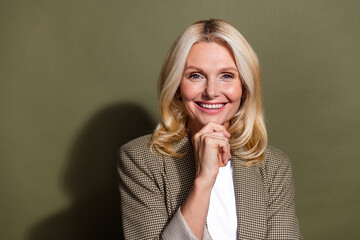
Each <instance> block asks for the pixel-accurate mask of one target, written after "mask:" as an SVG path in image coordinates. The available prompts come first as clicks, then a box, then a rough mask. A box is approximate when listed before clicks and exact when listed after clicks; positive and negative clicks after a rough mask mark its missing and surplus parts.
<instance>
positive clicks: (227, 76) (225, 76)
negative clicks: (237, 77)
mask: <svg viewBox="0 0 360 240" xmlns="http://www.w3.org/2000/svg"><path fill="white" fill-rule="evenodd" d="M222 78H225V79H231V78H234V76H233V75H231V74H224V75H223V76H222Z"/></svg>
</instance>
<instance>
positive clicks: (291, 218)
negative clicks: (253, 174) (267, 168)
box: [267, 150, 303, 240]
mask: <svg viewBox="0 0 360 240" xmlns="http://www.w3.org/2000/svg"><path fill="white" fill-rule="evenodd" d="M278 151H279V150H278ZM275 158H277V159H280V161H275V160H274V159H275ZM272 160H273V161H275V162H277V163H278V164H276V165H277V166H276V168H274V171H273V172H274V174H271V175H272V179H271V182H270V187H269V196H270V197H269V215H268V217H269V218H268V234H267V239H274V240H275V239H276V240H279V239H303V238H302V236H301V233H300V229H299V223H298V220H297V217H296V214H295V203H294V197H295V186H294V181H293V177H292V170H291V164H290V161H289V159H288V157H287V156H286V155H285V154H283V153H282V152H280V151H279V154H278V156H275V157H274V158H273V159H272Z"/></svg>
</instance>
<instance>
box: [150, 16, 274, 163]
mask: <svg viewBox="0 0 360 240" xmlns="http://www.w3.org/2000/svg"><path fill="white" fill-rule="evenodd" d="M214 41H218V42H222V43H225V44H227V45H228V47H229V48H230V49H231V51H232V52H233V55H234V58H235V62H236V65H237V68H238V71H239V74H240V76H241V82H242V88H243V93H242V98H241V103H240V107H239V109H238V111H237V112H236V113H235V115H234V116H233V117H232V119H231V120H230V127H229V129H228V131H229V132H230V134H231V139H230V146H231V149H232V151H233V153H234V154H236V155H237V156H239V157H240V158H242V159H243V160H245V162H244V163H243V165H247V166H251V165H254V164H258V163H260V162H261V161H262V159H263V155H264V151H265V148H266V145H267V133H266V128H265V122H264V113H263V96H262V90H261V81H260V69H259V63H258V58H257V56H256V54H255V52H254V51H253V50H252V48H251V46H250V45H249V44H248V42H247V41H246V40H245V38H244V37H243V36H242V35H241V34H240V33H239V31H237V30H236V29H235V28H234V27H233V26H231V25H230V24H229V23H227V22H225V21H223V20H219V19H210V20H206V21H205V20H203V21H198V22H195V23H194V24H192V25H190V26H189V27H188V28H186V29H185V31H184V32H183V33H182V34H181V35H180V36H179V37H178V38H177V40H176V41H175V42H174V43H173V45H172V47H171V48H170V51H169V53H168V55H167V56H166V58H165V61H164V64H163V67H162V70H161V73H160V77H159V82H158V95H159V109H160V114H161V120H160V121H159V123H158V125H157V127H156V129H155V132H154V134H153V137H152V140H151V142H150V149H151V150H153V149H156V151H158V152H159V153H160V154H162V155H165V156H172V157H180V156H182V155H183V154H180V153H178V152H176V151H175V150H174V149H173V145H174V144H175V143H177V142H179V141H180V140H182V139H183V138H184V137H185V136H186V135H187V129H186V121H187V115H186V113H185V109H184V107H183V104H182V102H181V100H180V99H179V98H178V97H177V94H176V93H177V91H178V88H179V85H180V81H181V78H182V75H183V71H184V68H185V62H186V59H187V56H188V54H189V52H190V49H191V47H192V46H193V45H194V44H195V43H198V42H214ZM240 149H241V151H240Z"/></svg>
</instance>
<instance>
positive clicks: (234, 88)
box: [180, 42, 242, 132]
mask: <svg viewBox="0 0 360 240" xmlns="http://www.w3.org/2000/svg"><path fill="white" fill-rule="evenodd" d="M241 94H242V88H241V81H240V75H239V71H238V69H237V67H236V63H235V60H234V57H233V55H232V52H231V50H230V49H229V48H228V47H227V46H226V45H225V44H221V43H216V42H200V43H196V44H194V45H193V46H192V48H191V50H190V52H189V55H188V57H187V60H186V64H185V70H184V73H183V76H182V79H181V82H180V95H181V97H182V101H183V104H184V106H185V109H186V112H187V115H188V128H189V130H190V131H192V132H197V131H199V130H200V129H201V128H202V127H203V126H204V125H205V124H207V123H208V122H209V121H212V122H215V123H218V124H221V125H224V126H225V127H228V126H229V121H230V119H231V118H232V117H233V116H234V114H235V113H236V112H237V110H238V109H239V106H240V100H241Z"/></svg>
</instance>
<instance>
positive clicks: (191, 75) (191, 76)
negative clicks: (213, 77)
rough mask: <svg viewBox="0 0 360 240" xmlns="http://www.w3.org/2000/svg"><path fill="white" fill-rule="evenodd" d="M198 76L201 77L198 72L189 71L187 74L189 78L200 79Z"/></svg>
mask: <svg viewBox="0 0 360 240" xmlns="http://www.w3.org/2000/svg"><path fill="white" fill-rule="evenodd" d="M200 78H201V75H200V74H198V73H191V74H190V75H189V79H200Z"/></svg>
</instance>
